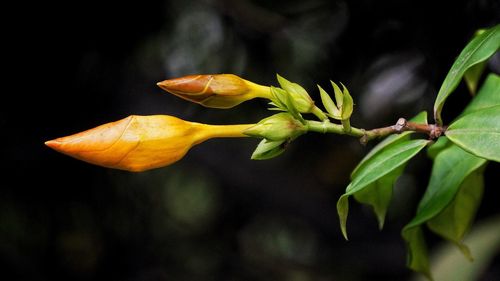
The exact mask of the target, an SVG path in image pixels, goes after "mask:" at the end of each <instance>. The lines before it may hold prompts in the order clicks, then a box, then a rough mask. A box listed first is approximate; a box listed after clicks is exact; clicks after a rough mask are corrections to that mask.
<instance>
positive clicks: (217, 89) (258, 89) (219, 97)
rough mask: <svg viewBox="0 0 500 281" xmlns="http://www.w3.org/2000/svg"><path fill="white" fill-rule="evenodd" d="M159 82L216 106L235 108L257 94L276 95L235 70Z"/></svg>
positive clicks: (179, 93)
mask: <svg viewBox="0 0 500 281" xmlns="http://www.w3.org/2000/svg"><path fill="white" fill-rule="evenodd" d="M157 85H158V86H160V88H162V89H163V90H165V91H167V92H170V93H172V94H174V95H176V96H178V97H180V98H183V99H185V100H188V101H191V102H195V103H198V104H201V105H203V106H206V107H213V108H231V107H234V106H236V105H238V104H240V103H242V102H244V101H247V100H250V99H253V98H258V97H260V98H267V99H271V97H272V96H271V92H270V89H269V87H265V86H262V85H258V84H255V83H252V82H250V81H247V80H245V79H242V78H240V77H238V76H236V75H233V74H213V75H189V76H184V77H180V78H175V79H170V80H165V81H162V82H159V83H157Z"/></svg>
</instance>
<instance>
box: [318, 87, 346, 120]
mask: <svg viewBox="0 0 500 281" xmlns="http://www.w3.org/2000/svg"><path fill="white" fill-rule="evenodd" d="M318 89H319V94H320V96H321V102H322V103H323V106H324V107H325V109H326V111H327V112H328V114H330V117H332V118H335V119H337V120H340V119H341V117H340V110H339V109H338V108H337V106H336V105H335V102H333V100H332V98H331V97H330V95H329V94H328V93H327V92H326V91H325V90H323V88H321V86H320V85H318Z"/></svg>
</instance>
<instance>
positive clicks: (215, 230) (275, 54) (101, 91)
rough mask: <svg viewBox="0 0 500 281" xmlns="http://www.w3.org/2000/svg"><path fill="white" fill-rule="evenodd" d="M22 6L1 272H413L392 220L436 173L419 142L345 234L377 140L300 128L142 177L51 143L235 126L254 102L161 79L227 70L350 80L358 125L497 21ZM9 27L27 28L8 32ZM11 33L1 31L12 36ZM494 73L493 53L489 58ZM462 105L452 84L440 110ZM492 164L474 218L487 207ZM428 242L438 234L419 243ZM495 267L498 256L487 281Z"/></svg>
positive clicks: (376, 7) (158, 275)
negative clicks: (260, 146)
mask: <svg viewBox="0 0 500 281" xmlns="http://www.w3.org/2000/svg"><path fill="white" fill-rule="evenodd" d="M67 2H69V3H65V4H64V3H63V4H61V3H57V4H48V3H39V4H36V5H33V4H31V3H19V7H17V9H16V11H17V12H18V16H16V17H14V19H13V20H11V21H10V22H8V23H6V24H4V27H6V29H7V30H8V36H9V40H6V42H5V43H4V44H5V46H6V47H7V48H8V50H9V51H6V52H5V54H4V55H5V61H7V62H9V67H7V66H6V65H7V64H6V65H5V70H7V72H8V74H6V75H5V76H4V77H5V78H4V79H5V80H7V81H5V82H6V84H5V85H9V84H12V85H13V87H4V89H3V91H2V92H3V93H2V96H3V99H4V102H2V109H1V111H0V128H1V130H0V131H1V141H2V143H1V148H0V152H1V155H2V156H1V157H2V158H1V159H2V160H3V161H2V162H3V165H2V178H3V183H2V185H1V188H0V266H1V267H2V268H1V269H2V271H1V272H2V273H1V274H2V275H4V276H6V277H9V278H8V279H4V278H3V277H0V278H1V279H3V280H58V279H62V280H406V279H408V278H410V276H411V272H410V271H409V270H408V269H406V268H405V258H406V252H405V247H404V243H403V240H402V239H401V237H400V234H399V233H400V230H401V228H402V226H403V225H404V224H405V223H407V222H408V221H409V220H410V219H411V217H412V215H413V214H414V212H415V207H416V204H417V203H418V200H419V198H420V195H421V194H422V193H423V191H424V189H425V186H426V184H427V180H428V176H429V173H430V166H431V162H430V161H429V160H428V159H427V158H426V156H425V155H424V154H425V153H422V155H419V156H418V157H416V158H415V159H414V160H412V162H411V163H410V165H409V166H408V168H407V170H406V172H405V174H404V175H403V176H402V177H401V178H400V179H399V181H398V183H397V185H396V188H395V194H394V199H393V202H392V205H391V209H390V211H389V214H388V218H387V220H386V226H385V228H384V230H383V231H381V232H379V231H378V229H377V224H376V220H375V218H374V216H373V215H372V213H371V210H370V209H369V208H367V207H365V206H361V205H359V204H357V203H354V201H351V208H350V214H349V221H348V228H349V233H350V241H349V242H346V241H344V240H343V238H342V237H341V233H340V229H339V227H338V218H337V214H336V210H335V204H336V201H337V199H338V197H339V196H340V195H341V194H342V192H343V190H344V188H345V187H346V186H347V184H348V182H349V173H350V171H351V170H352V169H353V167H354V166H355V165H356V163H357V162H358V161H359V160H360V159H361V158H362V157H363V155H364V154H366V153H367V151H368V150H369V148H370V147H371V146H373V144H369V145H368V146H367V147H363V146H361V145H360V144H359V143H358V141H357V140H356V139H352V138H348V137H342V136H334V135H332V136H330V135H328V136H323V135H319V134H309V135H306V136H302V137H301V138H300V139H298V140H296V141H295V142H294V143H293V144H292V145H291V146H290V147H289V149H288V150H287V151H286V152H285V153H284V154H283V155H282V156H280V157H278V158H275V159H272V160H269V161H252V160H249V157H250V155H251V153H252V151H253V149H254V147H255V146H256V145H257V143H258V141H257V140H255V139H244V140H238V139H227V140H226V139H219V140H210V141H208V142H206V143H204V144H201V145H198V146H196V147H195V148H193V149H192V150H191V151H190V152H189V154H188V155H187V156H186V157H185V158H184V159H183V160H181V161H180V162H178V163H176V164H174V165H172V166H170V167H166V168H162V169H157V170H154V171H150V172H144V173H128V172H123V171H115V170H109V169H105V168H101V167H97V166H92V165H89V164H86V163H83V162H80V161H76V160H74V159H72V158H69V157H67V156H64V155H62V154H58V153H56V152H54V151H52V150H50V149H49V148H47V147H45V146H44V145H43V142H44V141H46V140H49V139H53V138H56V137H60V136H64V135H69V134H72V133H75V132H79V131H82V130H85V129H89V128H92V127H95V126H97V125H100V124H103V123H106V122H110V121H115V120H118V119H121V118H124V117H126V116H128V115H131V114H168V115H175V116H178V117H180V118H182V119H185V120H190V121H197V122H204V123H214V124H215V123H218V124H237V123H251V122H257V121H258V120H260V119H262V118H264V117H266V116H268V115H269V114H270V112H268V111H266V109H265V108H266V102H265V101H263V100H253V101H249V102H246V103H244V104H242V105H241V106H239V107H237V108H233V109H230V110H216V109H207V108H203V107H201V106H198V105H195V104H190V103H188V102H185V101H183V100H180V99H178V98H176V97H174V96H172V95H169V94H168V93H165V92H162V91H161V90H160V89H159V88H157V87H156V85H155V84H156V82H158V81H161V80H164V79H167V78H172V77H178V76H183V75H187V74H196V73H234V74H238V75H240V76H242V77H244V78H246V79H248V80H251V81H254V82H257V83H260V84H264V85H277V83H276V81H275V74H276V73H280V74H281V75H283V76H285V77H287V78H288V79H290V80H292V81H295V82H298V83H300V84H302V85H303V86H304V87H305V88H306V89H308V91H309V92H310V94H311V96H313V98H314V99H316V100H318V99H319V95H318V93H317V91H316V86H315V84H316V83H318V84H320V85H322V86H323V87H324V88H328V89H329V86H328V85H329V82H328V80H329V79H333V80H334V81H341V82H343V83H344V84H346V85H347V86H348V88H349V89H350V92H351V94H352V95H353V97H354V99H355V102H356V105H357V106H356V109H355V113H354V116H353V119H352V124H353V125H355V126H357V127H363V128H373V127H377V126H385V125H389V124H393V123H394V122H395V121H396V120H397V118H398V117H407V118H409V117H412V116H413V115H415V114H416V113H418V112H420V111H422V110H427V111H428V112H431V109H432V104H433V99H434V97H435V96H436V93H437V90H438V89H439V86H440V84H441V82H442V81H443V79H444V77H445V75H446V73H447V71H448V69H449V67H450V66H451V64H452V63H453V60H454V58H455V57H456V56H457V55H458V54H459V53H460V51H461V49H462V48H463V47H464V46H465V44H466V43H467V42H468V40H469V39H470V38H471V36H472V35H473V33H474V31H475V30H476V29H478V28H484V27H488V26H492V25H494V24H497V23H498V22H499V17H498V12H499V11H500V4H499V2H498V1H494V0H482V1H375V0H365V1H350V2H349V1H326V0H324V1H322V0H318V1H250V0H236V1H229V0H226V1H224V0H219V1H217V0H212V1H209V0H207V1H194V0H185V1H142V2H135V3H122V2H117V3H114V4H113V3H110V2H106V3H103V2H88V1H67ZM18 27H21V28H19V29H18ZM10 36H12V37H10ZM488 68H489V71H496V72H497V73H498V72H499V69H500V63H499V58H498V55H497V57H495V58H494V59H493V60H492V61H491V62H490V64H489V66H488ZM469 100H470V95H468V93H467V90H466V87H465V86H464V85H460V86H459V87H458V89H457V92H456V93H455V94H454V95H452V96H451V99H450V100H449V101H448V102H447V104H446V106H445V110H444V119H445V122H449V121H451V120H452V119H453V118H454V117H455V116H456V115H457V114H458V113H459V112H460V110H461V108H463V106H464V105H465V104H466V103H467V102H468V101H469ZM498 171H499V165H498V164H497V163H491V164H490V165H489V166H488V168H487V170H486V185H487V186H486V191H485V197H484V200H483V204H482V206H481V208H480V210H479V214H478V220H481V219H483V218H487V217H491V216H493V215H494V214H498V211H499V208H498V203H497V202H496V201H498V200H497V199H498V196H499V193H498V188H497V187H498V181H497V179H496V177H495V176H496V175H495V174H497V173H498ZM428 236H429V237H428V240H429V244H430V245H431V246H434V245H436V243H440V241H441V240H439V239H436V238H435V237H434V236H433V235H428ZM499 275H500V261H499V260H498V258H496V260H495V261H493V263H492V265H490V266H489V267H488V270H487V271H486V272H485V273H484V274H483V279H482V280H493V279H495V277H494V276H497V277H498V276H499Z"/></svg>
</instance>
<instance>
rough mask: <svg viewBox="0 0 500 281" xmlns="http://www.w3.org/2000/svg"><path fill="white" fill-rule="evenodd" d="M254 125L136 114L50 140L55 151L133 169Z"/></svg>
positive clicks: (153, 164) (156, 165)
mask: <svg viewBox="0 0 500 281" xmlns="http://www.w3.org/2000/svg"><path fill="white" fill-rule="evenodd" d="M249 126H252V125H228V126H217V125H206V124H200V123H194V122H188V121H184V120H181V119H179V118H176V117H172V116H167V115H151V116H137V115H132V116H129V117H127V118H125V119H122V120H119V121H116V122H111V123H107V124H104V125H101V126H98V127H95V128H93V129H90V130H87V131H84V132H81V133H77V134H74V135H71V136H67V137H62V138H58V139H55V140H51V141H47V142H45V144H46V145H47V146H49V147H51V148H53V149H55V150H56V151H59V152H61V153H64V154H67V155H69V156H72V157H74V158H77V159H79V160H82V161H86V162H89V163H92V164H95V165H100V166H104V167H109V168H115V169H122V170H128V171H134V172H140V171H145V170H149V169H154V168H159V167H163V166H167V165H170V164H172V163H174V162H176V161H177V160H179V159H181V158H182V157H183V156H184V155H185V154H186V153H187V152H188V150H189V149H190V148H191V147H192V146H194V145H196V144H198V143H201V142H203V141H205V140H207V139H210V138H214V137H244V136H245V135H243V133H242V131H243V130H245V129H247V128H248V127H249Z"/></svg>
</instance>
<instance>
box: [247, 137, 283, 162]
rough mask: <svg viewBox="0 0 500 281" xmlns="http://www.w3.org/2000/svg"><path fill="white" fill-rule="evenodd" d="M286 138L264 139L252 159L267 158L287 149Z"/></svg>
mask: <svg viewBox="0 0 500 281" xmlns="http://www.w3.org/2000/svg"><path fill="white" fill-rule="evenodd" d="M287 143H288V142H287V141H286V140H280V141H270V140H266V139H263V140H262V141H261V142H260V143H259V145H258V146H257V148H256V149H255V151H254V152H253V154H252V157H251V158H252V160H267V159H271V158H274V157H276V156H278V155H280V154H281V153H283V152H284V151H285V147H286V144H287Z"/></svg>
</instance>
